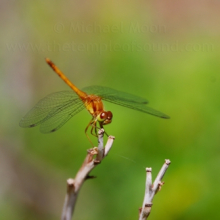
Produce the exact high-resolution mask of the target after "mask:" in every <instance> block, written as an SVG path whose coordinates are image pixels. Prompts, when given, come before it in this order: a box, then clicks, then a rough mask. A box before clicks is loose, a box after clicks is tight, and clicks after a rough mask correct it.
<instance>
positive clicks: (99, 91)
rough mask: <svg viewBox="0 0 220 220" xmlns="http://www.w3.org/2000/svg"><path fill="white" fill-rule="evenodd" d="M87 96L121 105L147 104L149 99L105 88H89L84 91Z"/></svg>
mask: <svg viewBox="0 0 220 220" xmlns="http://www.w3.org/2000/svg"><path fill="white" fill-rule="evenodd" d="M83 91H85V92H86V93H87V94H93V95H98V96H101V97H102V99H103V100H106V101H108V102H113V103H115V104H118V105H121V104H123V103H139V104H147V103H148V101H147V99H144V98H141V97H139V96H136V95H132V94H129V93H126V92H121V91H118V90H116V89H111V88H109V87H103V86H89V87H86V88H84V89H83Z"/></svg>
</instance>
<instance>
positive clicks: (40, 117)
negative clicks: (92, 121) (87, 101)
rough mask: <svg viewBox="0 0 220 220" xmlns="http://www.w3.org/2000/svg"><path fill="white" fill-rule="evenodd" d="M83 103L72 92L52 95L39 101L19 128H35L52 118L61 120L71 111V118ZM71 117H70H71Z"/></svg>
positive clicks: (23, 119) (22, 120)
mask: <svg viewBox="0 0 220 220" xmlns="http://www.w3.org/2000/svg"><path fill="white" fill-rule="evenodd" d="M81 106H83V102H82V101H81V100H80V99H79V98H78V96H77V95H76V94H75V93H74V92H73V91H62V92H56V93H52V94H50V95H48V96H46V97H45V98H43V99H41V100H40V101H39V102H38V103H37V104H36V105H35V106H34V108H32V109H31V110H30V111H29V112H28V113H27V114H26V115H25V116H24V117H23V118H22V119H21V121H20V124H19V125H20V126H21V127H35V126H37V125H39V124H42V123H43V122H45V121H47V120H49V119H50V118H52V117H55V115H56V114H57V117H58V116H59V117H60V118H63V120H64V116H63V115H65V114H67V113H70V112H71V111H72V114H71V115H72V116H73V115H74V114H76V113H78V112H79V111H78V110H77V109H80V110H82V109H81V108H80V107H81ZM72 116H71V117H72ZM65 120H66V119H65Z"/></svg>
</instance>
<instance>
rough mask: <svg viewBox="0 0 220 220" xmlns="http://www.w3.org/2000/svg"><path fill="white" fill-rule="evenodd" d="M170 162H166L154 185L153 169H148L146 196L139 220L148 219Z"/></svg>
mask: <svg viewBox="0 0 220 220" xmlns="http://www.w3.org/2000/svg"><path fill="white" fill-rule="evenodd" d="M170 163H171V162H170V160H165V163H164V164H163V166H162V168H161V170H160V172H159V173H158V175H157V177H156V179H155V181H154V183H153V185H152V174H151V171H152V169H151V168H146V172H147V177H146V188H145V196H144V202H143V205H142V208H141V209H140V214H139V220H145V219H147V218H148V216H149V215H150V212H151V207H152V205H153V203H152V201H153V198H154V196H155V194H156V193H157V192H158V191H160V190H161V187H162V185H163V184H164V182H162V178H163V176H164V174H165V172H166V170H167V168H168V167H169V165H170Z"/></svg>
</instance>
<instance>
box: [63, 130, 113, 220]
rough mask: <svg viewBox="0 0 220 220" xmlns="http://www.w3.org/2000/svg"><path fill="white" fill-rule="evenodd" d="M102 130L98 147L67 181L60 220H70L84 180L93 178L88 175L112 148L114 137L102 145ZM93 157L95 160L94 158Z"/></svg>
mask: <svg viewBox="0 0 220 220" xmlns="http://www.w3.org/2000/svg"><path fill="white" fill-rule="evenodd" d="M103 136H104V129H100V130H99V132H98V147H94V148H92V149H89V150H88V151H87V155H86V158H85V160H84V162H83V164H82V166H81V168H80V169H79V171H78V173H77V174H76V177H75V178H74V179H72V178H70V179H68V180H67V193H66V197H65V201H64V206H63V211H62V216H61V220H71V218H72V215H73V211H74V207H75V204H76V200H77V196H78V193H79V190H80V188H81V186H82V184H83V183H84V181H85V180H86V179H89V178H93V177H92V176H89V173H90V172H91V171H92V170H93V169H94V168H95V166H97V165H98V164H100V163H101V161H102V160H103V158H104V157H105V156H106V155H107V154H108V152H109V150H110V149H111V147H112V144H113V141H114V137H113V136H109V137H108V141H107V143H106V146H105V148H104V144H103ZM94 156H95V158H94Z"/></svg>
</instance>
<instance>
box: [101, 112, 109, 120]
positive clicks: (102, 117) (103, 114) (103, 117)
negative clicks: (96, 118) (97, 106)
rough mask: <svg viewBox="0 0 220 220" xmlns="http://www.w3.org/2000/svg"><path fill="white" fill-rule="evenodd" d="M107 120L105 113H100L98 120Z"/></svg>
mask: <svg viewBox="0 0 220 220" xmlns="http://www.w3.org/2000/svg"><path fill="white" fill-rule="evenodd" d="M106 118H107V112H102V113H101V114H100V119H101V120H105V119H106Z"/></svg>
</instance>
